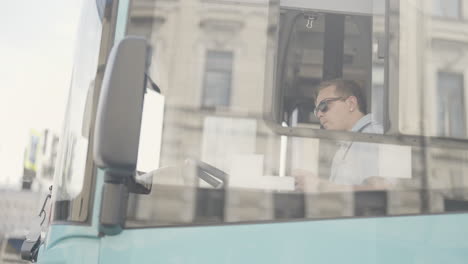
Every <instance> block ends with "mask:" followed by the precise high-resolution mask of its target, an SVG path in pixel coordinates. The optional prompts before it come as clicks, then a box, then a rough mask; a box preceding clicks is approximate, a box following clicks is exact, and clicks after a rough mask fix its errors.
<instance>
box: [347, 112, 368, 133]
mask: <svg viewBox="0 0 468 264" xmlns="http://www.w3.org/2000/svg"><path fill="white" fill-rule="evenodd" d="M371 122H372V115H371V114H367V115H365V116H363V117H362V118H361V119H359V120H358V121H357V122H356V124H354V126H353V128H351V131H352V132H358V131H359V130H360V129H362V128H363V127H364V126H367V125H368V124H369V123H371Z"/></svg>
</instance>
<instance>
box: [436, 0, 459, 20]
mask: <svg viewBox="0 0 468 264" xmlns="http://www.w3.org/2000/svg"><path fill="white" fill-rule="evenodd" d="M432 14H433V15H434V16H437V17H443V18H452V19H460V18H461V0H432Z"/></svg>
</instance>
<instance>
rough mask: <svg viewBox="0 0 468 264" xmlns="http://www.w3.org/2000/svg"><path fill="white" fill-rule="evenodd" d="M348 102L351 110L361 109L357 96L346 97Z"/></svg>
mask: <svg viewBox="0 0 468 264" xmlns="http://www.w3.org/2000/svg"><path fill="white" fill-rule="evenodd" d="M346 103H347V104H348V106H349V111H351V112H353V111H356V110H359V109H358V103H357V98H356V96H350V97H348V99H346Z"/></svg>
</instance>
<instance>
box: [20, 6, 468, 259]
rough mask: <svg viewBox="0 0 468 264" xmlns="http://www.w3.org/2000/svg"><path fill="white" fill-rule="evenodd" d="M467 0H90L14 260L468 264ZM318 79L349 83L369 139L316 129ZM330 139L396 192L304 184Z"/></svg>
mask: <svg viewBox="0 0 468 264" xmlns="http://www.w3.org/2000/svg"><path fill="white" fill-rule="evenodd" d="M467 7H468V1H466V0H450V1H449V0H433V1H422V0H328V1H318V0H184V1H181V0H160V1H156V0H131V1H130V0H95V1H92V0H85V1H83V10H82V18H81V24H80V27H79V32H78V38H77V45H76V47H77V48H76V54H75V64H74V68H73V79H72V82H71V88H70V92H69V99H68V106H67V110H66V114H65V125H64V129H63V132H62V134H61V136H60V138H61V140H60V146H59V151H58V160H57V164H56V167H55V168H56V169H55V174H54V184H53V192H52V199H51V201H50V205H51V209H50V210H48V209H46V210H45V211H47V214H48V215H47V217H46V218H44V219H49V218H50V221H49V220H46V221H45V222H44V226H42V228H43V232H42V235H41V234H36V235H34V236H33V235H31V236H28V238H27V239H26V241H25V243H24V244H23V247H22V255H23V257H24V258H25V259H29V260H32V261H37V262H38V263H343V262H346V263H443V262H445V263H467V261H468V240H467V239H466V238H467V237H468V227H467V224H466V223H468V214H467V212H468V190H467V186H468V177H465V176H464V174H465V172H468V131H467V122H468V115H467V109H466V105H467V104H466V102H467V100H468V97H467V96H468V93H467V92H466V91H465V88H466V87H468V78H467V77H466V76H467V74H468V26H467V24H468V22H467V18H468V9H467ZM330 80H352V81H353V82H354V83H356V84H357V85H358V86H359V87H360V91H361V92H362V94H363V97H362V98H364V99H363V100H364V101H365V102H366V104H365V105H364V104H361V103H359V106H361V107H364V110H362V111H364V112H366V113H372V120H373V122H374V121H375V122H376V123H378V124H380V127H381V128H382V129H381V130H382V131H381V133H380V132H379V133H360V132H359V131H353V130H350V129H341V130H332V129H327V124H326V123H325V122H323V120H322V119H321V117H320V113H322V114H324V113H325V112H326V111H327V109H326V108H323V105H322V106H320V104H321V103H322V101H320V102H318V97H320V90H319V89H320V87H321V84H323V82H324V81H330ZM317 94H319V96H318V97H317ZM349 98H351V99H352V98H355V97H351V96H348V97H346V98H345V99H342V98H339V99H336V98H335V99H336V100H338V101H335V102H334V103H330V105H328V107H329V109H330V111H332V110H331V109H333V107H337V105H342V104H343V103H344V102H345V101H346V100H347V99H349ZM351 99H350V100H351ZM353 100H354V99H353ZM346 102H348V101H346ZM325 106H327V105H325ZM349 110H350V111H354V110H353V109H352V108H350V109H349ZM317 113H319V114H317ZM343 144H348V148H350V147H351V144H354V146H357V145H358V144H359V146H367V147H369V148H371V149H372V151H373V152H372V154H371V155H369V153H367V154H368V155H364V156H363V157H366V158H356V156H354V159H351V161H346V162H348V163H347V164H346V166H347V168H350V170H349V171H353V167H359V168H361V172H362V173H364V172H367V171H369V170H371V169H376V170H375V171H376V172H375V175H374V176H376V177H380V178H382V179H385V182H386V183H389V184H384V185H381V186H378V185H367V184H366V183H364V182H362V183H358V184H354V183H352V184H347V185H344V186H342V187H343V188H336V189H333V188H331V189H324V188H322V187H321V186H322V185H320V184H319V185H317V184H314V183H313V182H317V181H318V182H321V183H330V182H331V181H330V179H331V178H330V177H331V175H333V173H334V171H335V172H336V168H335V167H334V159H335V156H336V155H337V153H338V152H339V151H340V148H341V146H343ZM363 149H367V148H363ZM374 151H375V152H374ZM350 152H351V151H350ZM343 162H345V161H344V160H343ZM335 165H336V164H335ZM298 171H302V172H304V171H306V172H307V176H306V177H304V184H303V185H302V186H301V187H300V188H298V186H297V183H298ZM312 178H313V179H315V180H316V181H310V179H312ZM46 208H47V207H46ZM44 229H46V231H44Z"/></svg>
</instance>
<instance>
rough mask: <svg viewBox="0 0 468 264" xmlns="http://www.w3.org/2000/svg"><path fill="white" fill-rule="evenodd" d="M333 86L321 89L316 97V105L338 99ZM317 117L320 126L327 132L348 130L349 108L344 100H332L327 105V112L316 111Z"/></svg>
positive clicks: (338, 96)
mask: <svg viewBox="0 0 468 264" xmlns="http://www.w3.org/2000/svg"><path fill="white" fill-rule="evenodd" d="M335 90H336V87H335V86H334V85H332V86H328V87H326V88H324V89H322V90H321V91H320V92H319V94H318V96H317V101H316V105H318V104H319V103H320V102H322V101H324V100H328V99H336V98H340V97H341V96H340V95H337V94H336V92H335ZM317 117H318V119H319V120H320V123H321V124H322V126H323V127H324V128H325V129H327V130H349V129H350V128H349V118H350V107H349V105H348V104H347V103H346V100H344V98H343V99H342V100H334V101H330V102H329V103H328V110H327V111H325V112H322V111H318V113H317Z"/></svg>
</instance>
